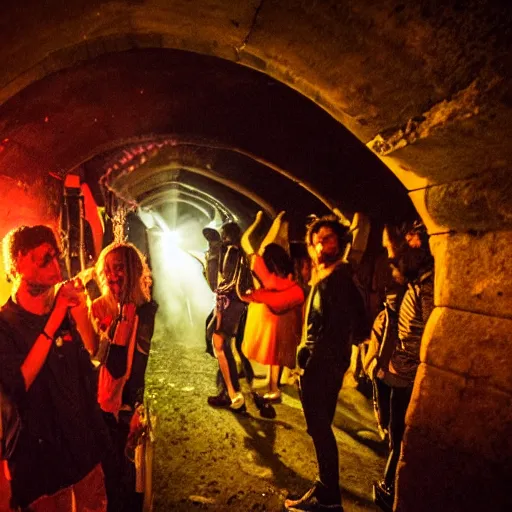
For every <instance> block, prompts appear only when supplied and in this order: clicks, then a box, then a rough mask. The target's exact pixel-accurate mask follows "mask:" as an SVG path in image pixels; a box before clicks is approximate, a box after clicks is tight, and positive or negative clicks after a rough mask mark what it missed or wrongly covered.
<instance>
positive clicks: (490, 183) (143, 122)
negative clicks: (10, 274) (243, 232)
mask: <svg viewBox="0 0 512 512" xmlns="http://www.w3.org/2000/svg"><path fill="white" fill-rule="evenodd" d="M2 9H3V10H2V16H1V17H0V59H1V60H2V63H3V65H2V70H1V71H0V102H4V105H6V104H9V103H10V102H7V103H5V102H6V101H7V100H8V99H9V98H10V99H11V100H14V102H15V101H16V98H17V97H19V96H17V95H18V93H20V91H21V94H22V96H23V94H24V96H23V97H24V99H25V101H27V102H28V103H30V102H33V103H34V105H33V106H32V107H34V106H35V105H38V104H39V105H40V107H41V112H39V113H38V115H37V117H35V118H30V116H29V117H28V118H27V119H28V120H27V123H26V124H27V125H28V126H27V127H26V128H27V129H26V131H25V133H26V134H27V135H28V138H27V137H25V138H24V137H21V135H20V132H21V128H20V125H19V123H20V122H24V120H23V119H20V116H18V115H17V114H18V112H17V110H16V107H14V108H12V109H11V110H10V112H8V115H9V116H11V117H12V118H11V119H10V121H12V123H16V122H17V123H18V129H19V130H18V131H17V133H16V134H17V135H18V138H17V140H16V138H14V139H10V138H9V137H8V136H4V128H6V130H5V133H6V134H7V133H9V134H10V133H11V129H12V124H9V123H7V124H5V122H4V121H5V119H6V118H5V116H4V115H3V113H2V112H1V111H0V123H1V124H0V130H1V133H2V138H1V139H0V151H1V152H2V153H3V154H4V155H5V154H7V153H10V154H11V157H12V156H13V155H14V153H17V161H16V162H14V160H13V159H12V158H10V159H9V160H5V165H4V161H1V160H0V174H7V173H8V172H9V171H10V170H13V171H12V172H14V173H15V175H16V178H18V177H19V176H20V173H21V172H22V171H23V170H26V169H31V171H32V172H29V174H30V176H31V179H33V178H34V176H36V175H41V176H43V175H46V173H47V172H48V168H50V167H53V170H52V171H50V172H55V169H57V172H58V173H61V174H62V173H63V172H65V171H66V170H67V169H68V165H75V161H76V160H80V158H83V159H86V158H89V157H90V156H93V155H95V154H98V153H100V152H102V151H103V150H104V149H112V148H114V147H120V145H121V146H122V145H123V144H124V143H125V142H131V141H132V140H133V133H134V132H136V135H135V137H138V136H141V135H142V136H143V137H144V136H148V135H151V134H152V133H153V132H151V133H148V131H149V130H153V128H154V130H155V131H154V133H155V134H158V135H161V134H163V133H164V132H165V136H169V135H171V136H176V135H187V136H189V135H193V136H196V135H197V134H196V133H186V134H185V133H179V132H176V131H174V130H173V124H174V121H173V120H171V119H167V122H163V121H162V118H160V122H158V121H157V120H156V119H155V117H154V116H153V113H152V112H151V113H150V114H149V115H148V112H149V111H148V110H146V111H145V112H144V115H142V112H141V110H142V103H141V102H140V101H134V102H133V103H134V106H133V109H132V108H130V107H128V108H126V112H124V113H120V112H118V110H119V109H121V110H122V107H121V105H120V104H121V103H122V100H121V99H120V98H118V101H117V102H116V101H115V100H114V99H113V98H111V97H109V96H108V94H105V90H104V88H102V87H101V86H100V87H98V86H97V85H98V84H97V83H96V82H95V79H97V78H98V77H97V76H96V77H95V76H89V75H88V74H84V75H83V76H82V83H78V84H74V85H77V94H84V93H85V95H84V98H83V101H80V100H79V98H76V97H73V94H72V92H73V91H69V90H65V88H64V91H63V90H62V88H61V89H59V87H57V88H56V89H55V90H54V91H53V92H54V93H55V101H54V102H53V103H52V102H50V106H52V107H56V110H57V113H58V110H59V107H58V105H57V103H58V102H57V98H58V97H59V96H58V93H59V92H61V93H63V94H62V97H61V100H60V105H61V108H64V107H65V108H67V110H68V113H69V110H70V109H76V110H78V111H79V112H76V113H74V115H76V116H79V114H80V112H81V114H82V120H83V123H82V124H81V125H80V126H77V125H76V123H75V124H73V123H68V122H67V119H66V117H65V116H64V117H62V116H59V115H57V116H55V115H53V114H52V116H53V117H50V116H46V115H45V116H44V117H43V119H47V120H48V122H47V124H48V125H50V124H51V122H52V121H51V119H53V120H55V119H57V120H59V121H61V125H60V126H61V127H60V131H59V128H56V127H53V128H51V129H50V128H49V126H46V127H45V129H44V130H42V129H41V126H40V119H41V117H40V115H41V114H42V110H48V111H52V112H53V113H55V112H54V111H53V110H52V109H48V108H47V107H48V102H47V103H45V101H44V100H43V99H41V102H40V103H39V98H38V97H37V94H36V95H35V97H30V96H29V95H28V91H29V90H30V91H37V89H36V88H34V85H32V86H30V84H35V83H37V81H38V80H40V79H45V78H48V77H51V78H53V77H54V76H55V73H57V75H61V73H62V72H65V73H67V72H69V71H70V70H72V68H73V66H76V67H75V68H74V71H77V69H78V68H80V66H82V64H84V63H85V65H84V66H83V70H85V69H88V70H90V69H91V67H90V64H91V63H93V62H98V60H96V59H97V57H100V56H103V57H105V58H107V59H108V58H111V57H110V56H109V54H112V53H117V55H118V56H120V57H121V55H122V53H118V52H123V51H125V50H130V49H137V48H148V49H150V48H151V49H158V48H160V49H162V48H177V49H183V50H189V51H192V52H198V53H200V54H205V55H213V56H217V57H221V58H222V59H226V60H227V61H233V62H236V63H239V64H242V65H244V66H248V67H251V68H254V69H257V70H260V71H262V72H264V73H266V74H267V75H268V76H272V77H274V78H276V79H277V80H280V81H281V82H282V83H285V84H287V85H288V86H290V87H291V88H293V89H295V90H297V91H300V92H301V93H303V94H304V95H305V96H307V97H309V98H311V99H312V100H313V101H314V102H315V103H316V104H318V105H319V106H321V107H322V108H323V109H325V110H326V111H327V112H329V113H330V114H331V115H332V116H333V117H334V118H335V119H336V120H337V121H339V122H340V123H342V124H343V125H344V126H346V127H347V128H348V129H349V130H350V131H351V132H352V133H354V134H355V135H356V136H357V137H358V138H359V140H361V141H362V142H363V143H365V144H367V145H368V147H370V148H371V149H372V150H373V151H374V153H375V154H376V155H378V156H379V157H380V158H381V159H382V161H383V162H384V163H385V164H386V165H387V166H388V167H389V168H390V169H391V170H392V171H393V172H394V173H395V174H396V175H397V176H398V177H399V178H400V180H401V181H402V183H404V184H405V186H406V187H407V188H408V189H409V190H410V191H411V197H412V198H413V200H414V201H415V205H416V206H417V207H418V208H419V209H420V212H421V213H422V214H425V213H426V210H428V211H429V213H428V214H426V217H427V218H428V220H429V223H430V226H431V228H432V229H433V231H431V232H443V231H444V230H446V229H450V226H451V228H454V229H456V230H457V229H483V228H484V227H493V226H494V227H496V226H502V225H503V219H508V218H509V210H510V208H511V207H510V205H509V204H508V203H509V200H508V196H507V194H506V193H503V190H508V188H509V187H510V177H509V174H510V173H509V169H510V163H511V161H512V116H511V112H512V109H511V102H510V97H511V90H512V89H511V84H512V82H511V80H510V69H511V60H510V59H511V52H510V48H511V41H512V30H511V26H512V9H510V7H509V6H508V5H507V2H503V1H502V0H475V1H474V2H461V1H459V0H448V1H447V2H442V3H439V2H437V1H435V0H421V1H419V2H418V1H414V0H405V1H403V2H396V1H395V0H383V1H382V2H373V1H369V0H361V1H358V2H352V1H347V2H339V1H325V2H296V1H295V0H283V1H282V2H268V1H265V0H262V1H260V2H253V1H251V0H237V1H226V0H194V2H189V1H184V0H166V1H164V2H162V1H161V0H145V1H144V2H139V1H133V0H115V1H111V0H74V1H73V2H71V3H67V4H66V5H64V4H62V2H60V1H59V0H48V1H47V2H44V3H41V2H37V1H36V0H26V2H18V1H16V0H6V1H5V2H4V3H3V5H2ZM121 58H122V57H121ZM100 60H101V57H100ZM114 60H115V59H114ZM160 64H161V63H157V65H160ZM148 65H149V66H150V67H151V66H153V71H155V72H156V70H155V69H154V68H155V66H154V63H153V64H149V63H148ZM104 71H105V73H104V77H103V78H104V79H106V80H107V83H108V81H109V80H112V79H113V77H112V74H115V73H117V71H116V68H115V66H114V67H113V68H112V70H111V71H112V73H109V70H104ZM147 73H148V70H147V69H146V67H144V66H142V67H141V76H142V75H145V74H147ZM52 74H53V75H52ZM119 75H120V76H121V75H122V76H123V77H124V78H127V79H128V80H129V79H130V76H128V75H127V74H126V73H125V74H123V73H119ZM131 78H133V76H132V77H131ZM77 80H78V82H80V80H79V79H78V78H77ZM114 82H115V79H114ZM87 83H89V85H90V88H89V89H88V88H87V85H86V84H87ZM130 83H132V82H130ZM157 83H159V82H158V81H157ZM160 83H161V82H160ZM72 85H73V83H72V81H71V82H70V85H69V87H71V86H72ZM135 85H136V86H138V85H139V81H135ZM126 86H127V87H128V84H126ZM204 89H205V90H206V88H204ZM141 90H142V89H141ZM111 91H112V92H111V94H116V93H122V92H123V91H124V92H126V91H125V90H124V89H122V88H120V89H116V88H115V87H112V88H111ZM146 91H151V88H149V89H146ZM156 92H157V94H156V97H157V99H161V97H162V96H164V95H165V94H167V93H168V92H169V91H162V90H161V89H158V87H157V91H156ZM133 94H135V93H133V91H132V95H130V94H129V93H127V94H126V95H125V96H124V99H126V101H127V103H126V104H129V103H130V101H131V100H133ZM144 94H146V92H145V93H144ZM148 96H149V98H150V97H151V96H150V94H148ZM235 99H237V97H236V95H235ZM238 99H239V97H238ZM65 101H68V103H69V105H65ZM102 102H103V103H105V104H111V111H110V112H109V113H111V114H112V113H113V114H114V115H116V114H118V117H117V119H116V121H112V122H110V123H109V122H106V119H104V118H103V117H101V116H100V117H98V116H94V114H95V108H94V107H93V108H91V106H92V105H94V104H96V105H95V106H96V107H98V104H100V103H102ZM86 103H88V104H87V105H86ZM199 104H201V102H199ZM11 105H15V103H12V104H11ZM130 105H131V104H130ZM18 106H19V105H18ZM145 106H146V107H148V106H149V107H150V109H152V108H153V106H152V105H150V103H149V102H148V103H146V105H145ZM259 106H260V105H257V108H258V107H259ZM174 107H176V105H174ZM21 110H23V109H21ZM161 110H162V112H160V113H161V114H162V115H163V113H164V112H166V113H167V114H169V113H170V109H169V108H168V104H167V102H166V101H163V102H162V105H161ZM61 113H62V112H61ZM91 114H92V115H91ZM135 116H138V117H139V120H138V121H134V119H133V117H135ZM178 117H179V116H178ZM199 118H200V119H203V120H205V119H206V118H205V117H203V116H202V114H200V115H199ZM16 119H18V121H16ZM94 119H96V121H94ZM290 119H291V121H294V119H293V116H291V118H290ZM295 119H296V118H295ZM62 121H64V122H62ZM116 122H119V124H117V125H116V124H115V123H116ZM123 123H128V125H130V123H133V124H131V125H130V126H131V128H132V129H127V127H126V126H122V125H123ZM137 123H138V124H137ZM177 124H180V122H179V121H178V123H177ZM181 124H183V123H181ZM185 124H186V123H185ZM187 126H190V124H188V125H187ZM68 128H70V129H73V130H75V133H76V137H75V141H76V147H73V148H70V147H69V143H68V142H66V137H67V136H68V133H67V129H68ZM139 129H140V130H139ZM52 130H53V131H52ZM86 131H87V132H88V133H87V134H85V133H84V132H86ZM89 132H93V133H94V135H91V133H89ZM246 133H247V132H246ZM211 135H212V134H211V133H208V134H207V136H206V137H205V138H206V139H208V140H209V139H211ZM30 137H32V140H31V139H30ZM88 137H89V140H87V138H88ZM123 137H127V139H123ZM328 138H329V137H328ZM39 139H40V140H41V141H43V142H44V143H45V144H46V146H45V147H44V148H43V149H42V148H41V147H40V145H38V144H37V143H34V141H35V140H39ZM68 140H69V139H68ZM218 140H219V139H217V141H218ZM330 140H331V141H332V138H331V139H330ZM12 141H15V142H16V143H17V147H16V148H14V149H13V145H14V144H13V143H12ZM9 142H11V144H9ZM222 142H225V141H222ZM277 142H278V143H280V142H282V139H277ZM228 143H229V144H231V143H232V141H229V142H228ZM60 146H62V148H61V147H60ZM47 148H51V151H50V150H48V149H47ZM55 148H57V149H55ZM54 150H55V151H59V154H55V155H53V154H52V152H53V151H54ZM320 153H321V152H320ZM49 154H52V158H50V159H48V156H49ZM84 154H85V156H84ZM288 154H289V152H288ZM296 154H297V155H300V152H298V151H297V152H296ZM79 155H81V156H79ZM266 158H268V156H266ZM355 159H356V158H355ZM70 162H71V164H70ZM305 162H306V164H307V163H310V162H308V160H307V159H306V160H305ZM320 163H322V162H321V158H320ZM278 165H282V162H278ZM38 168H42V170H38ZM6 169H7V170H6ZM317 174H318V173H317V172H316V168H315V169H314V171H311V176H313V180H314V181H317ZM480 174H481V175H482V178H481V182H480V181H479V182H478V183H476V184H474V185H471V186H470V185H468V184H467V183H466V182H465V181H464V180H472V179H473V178H475V176H477V175H480ZM21 176H22V175H21ZM318 181H321V182H323V183H325V180H324V179H323V175H322V174H320V178H319V179H318ZM455 181H459V182H460V183H458V184H455V185H452V183H453V182H455ZM10 186H11V185H8V187H10ZM468 187H469V188H470V189H471V193H472V194H473V195H474V197H473V199H472V200H471V202H470V203H471V204H478V205H481V204H485V207H484V208H479V209H478V210H479V212H480V213H479V214H478V215H475V214H474V208H467V205H468V204H469V203H468V202H467V201H466V200H462V201H457V200H455V201H454V200H452V199H453V198H452V196H454V191H460V192H461V193H464V191H465V190H466V188H468ZM330 189H331V190H330V193H331V194H332V195H334V196H336V199H338V200H339V199H345V198H347V197H351V196H350V194H349V193H347V194H345V195H344V196H343V197H342V196H340V195H339V194H338V190H337V187H335V186H331V187H330ZM366 192H367V191H366V190H365V193H366ZM382 195H383V196H384V195H386V194H385V191H383V194H382ZM455 195H457V194H455ZM447 199H448V201H447ZM500 201H501V202H502V203H503V202H505V203H506V206H504V207H502V208H500V209H499V212H498V214H496V213H495V212H496V205H495V203H496V202H500ZM459 203H460V204H459ZM349 206H350V205H346V207H347V208H348V207H349ZM425 208H426V210H425ZM381 210H383V211H385V212H388V211H390V210H389V209H388V208H387V206H386V205H384V207H383V208H381ZM466 210H467V211H466ZM456 218H459V221H457V222H455V221H454V220H453V219H456ZM488 219H489V220H488ZM507 222H508V221H507Z"/></svg>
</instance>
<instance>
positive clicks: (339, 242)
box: [285, 217, 364, 512]
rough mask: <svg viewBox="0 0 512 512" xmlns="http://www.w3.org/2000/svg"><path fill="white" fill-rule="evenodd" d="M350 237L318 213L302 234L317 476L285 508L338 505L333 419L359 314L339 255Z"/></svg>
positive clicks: (306, 382)
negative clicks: (307, 259)
mask: <svg viewBox="0 0 512 512" xmlns="http://www.w3.org/2000/svg"><path fill="white" fill-rule="evenodd" d="M349 240H350V238H349V233H348V228H346V227H344V226H343V225H342V224H340V223H339V222H338V220H337V219H336V218H335V217H323V218H320V219H317V220H316V221H314V222H313V224H311V226H310V227H309V229H308V232H307V235H306V243H307V245H308V250H309V253H310V255H311V256H312V259H313V265H314V268H313V278H312V287H311V291H310V294H309V297H308V301H307V306H306V312H305V325H304V330H303V333H302V339H303V341H302V342H301V345H300V346H299V350H298V352H297V360H298V361H297V362H298V365H299V367H300V368H301V369H303V375H302V376H301V378H300V388H301V399H302V406H303V409H304V416H305V418H306V424H307V428H308V433H309V435H310V436H311V437H312V439H313V444H314V446H315V451H316V456H317V462H318V469H319V478H318V480H317V481H316V482H315V483H314V485H313V487H312V488H311V489H309V491H307V492H306V493H305V494H304V495H303V496H302V497H301V498H299V499H297V500H292V499H288V500H286V501H285V508H286V509H287V510H292V511H299V510H335V511H338V512H342V511H343V506H342V504H341V492H340V484H339V462H338V447H337V445H336V438H335V437H334V432H333V430H332V421H333V419H334V413H335V410H336V403H337V400H338V394H339V392H340V389H341V385H342V381H343V375H344V374H345V372H346V370H347V369H348V367H349V365H350V356H351V343H352V342H353V341H355V340H354V331H355V329H356V323H357V319H360V318H362V317H363V316H364V303H363V300H362V297H361V295H360V293H359V291H358V290H357V288H356V286H355V284H354V281H353V279H352V272H351V269H350V266H349V264H347V262H346V261H344V259H343V255H344V253H345V249H346V246H347V243H348V242H349Z"/></svg>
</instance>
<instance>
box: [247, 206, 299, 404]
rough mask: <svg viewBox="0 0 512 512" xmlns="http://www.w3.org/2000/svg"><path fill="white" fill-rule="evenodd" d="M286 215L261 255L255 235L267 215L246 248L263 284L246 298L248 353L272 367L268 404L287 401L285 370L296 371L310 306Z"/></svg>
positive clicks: (270, 234) (276, 221) (279, 219)
mask: <svg viewBox="0 0 512 512" xmlns="http://www.w3.org/2000/svg"><path fill="white" fill-rule="evenodd" d="M284 214H285V212H281V213H280V214H279V215H278V216H277V217H276V218H275V219H274V222H273V223H272V226H271V228H270V229H269V231H268V233H267V235H266V236H265V239H264V240H263V242H262V243H261V244H260V247H259V250H258V251H257V252H256V251H255V250H254V249H253V247H252V244H251V242H250V240H249V236H250V235H251V234H252V232H253V231H254V230H255V229H256V227H257V225H258V224H259V222H260V221H261V218H262V212H258V214H257V215H256V219H255V221H254V222H253V224H252V225H251V226H250V227H249V228H248V229H247V231H246V232H245V233H244V235H243V237H242V247H243V249H244V251H245V252H246V254H247V256H248V258H249V259H250V263H251V270H252V274H253V276H254V278H255V279H254V281H255V284H256V283H257V285H258V287H257V288H256V289H253V290H251V291H250V292H249V293H247V294H245V295H241V296H242V298H243V300H244V301H247V302H249V303H250V304H249V308H248V314H247V323H246V326H245V332H244V345H243V348H244V352H245V353H246V354H247V357H249V358H250V359H254V360H255V361H257V362H258V363H260V364H264V365H268V367H269V377H268V382H269V384H268V386H269V388H268V392H267V393H265V395H264V396H263V398H264V399H265V400H268V401H278V400H280V398H281V390H280V389H279V377H280V370H281V369H282V368H283V367H284V366H286V367H288V368H290V369H293V368H295V354H296V351H297V345H298V344H299V341H300V333H301V325H302V307H301V306H302V304H303V303H304V291H303V290H302V288H301V287H300V286H299V285H298V284H297V283H296V282H295V281H294V280H293V270H294V269H293V263H292V260H291V258H290V256H289V254H288V251H287V249H288V234H287V233H288V226H287V223H285V222H282V218H283V216H284ZM283 233H284V236H283ZM280 235H281V236H280ZM274 240H275V241H277V242H279V243H281V244H282V245H279V243H275V242H274ZM283 246H285V247H286V248H285V247H283Z"/></svg>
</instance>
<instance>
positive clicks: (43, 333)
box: [41, 329, 55, 343]
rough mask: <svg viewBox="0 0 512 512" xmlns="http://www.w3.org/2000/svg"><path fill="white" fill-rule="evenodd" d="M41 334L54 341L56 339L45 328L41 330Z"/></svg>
mask: <svg viewBox="0 0 512 512" xmlns="http://www.w3.org/2000/svg"><path fill="white" fill-rule="evenodd" d="M41 334H42V335H43V336H44V337H45V338H46V339H47V340H50V341H51V342H52V343H53V342H54V341H55V340H54V339H53V338H52V337H51V336H50V335H49V334H48V333H47V332H46V331H45V330H44V329H43V330H42V331H41Z"/></svg>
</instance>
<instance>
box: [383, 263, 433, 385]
mask: <svg viewBox="0 0 512 512" xmlns="http://www.w3.org/2000/svg"><path fill="white" fill-rule="evenodd" d="M433 307H434V272H433V270H429V271H428V272H425V273H424V274H422V275H421V276H420V277H419V279H417V280H416V281H415V282H414V283H412V284H409V286H408V288H407V291H406V292H405V295H404V298H403V300H402V304H401V305H400V312H399V315H398V338H399V342H398V346H397V348H396V349H395V351H394V353H393V355H392V356H391V365H390V369H391V371H392V372H393V373H396V374H397V375H399V376H400V377H402V378H404V379H406V380H408V381H409V382H411V383H412V382H413V381H414V377H415V376H416V370H417V369H418V365H419V364H420V346H421V338H422V336H423V331H424V330H425V325H426V323H427V320H428V317H429V316H430V313H431V312H432V309H433Z"/></svg>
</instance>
